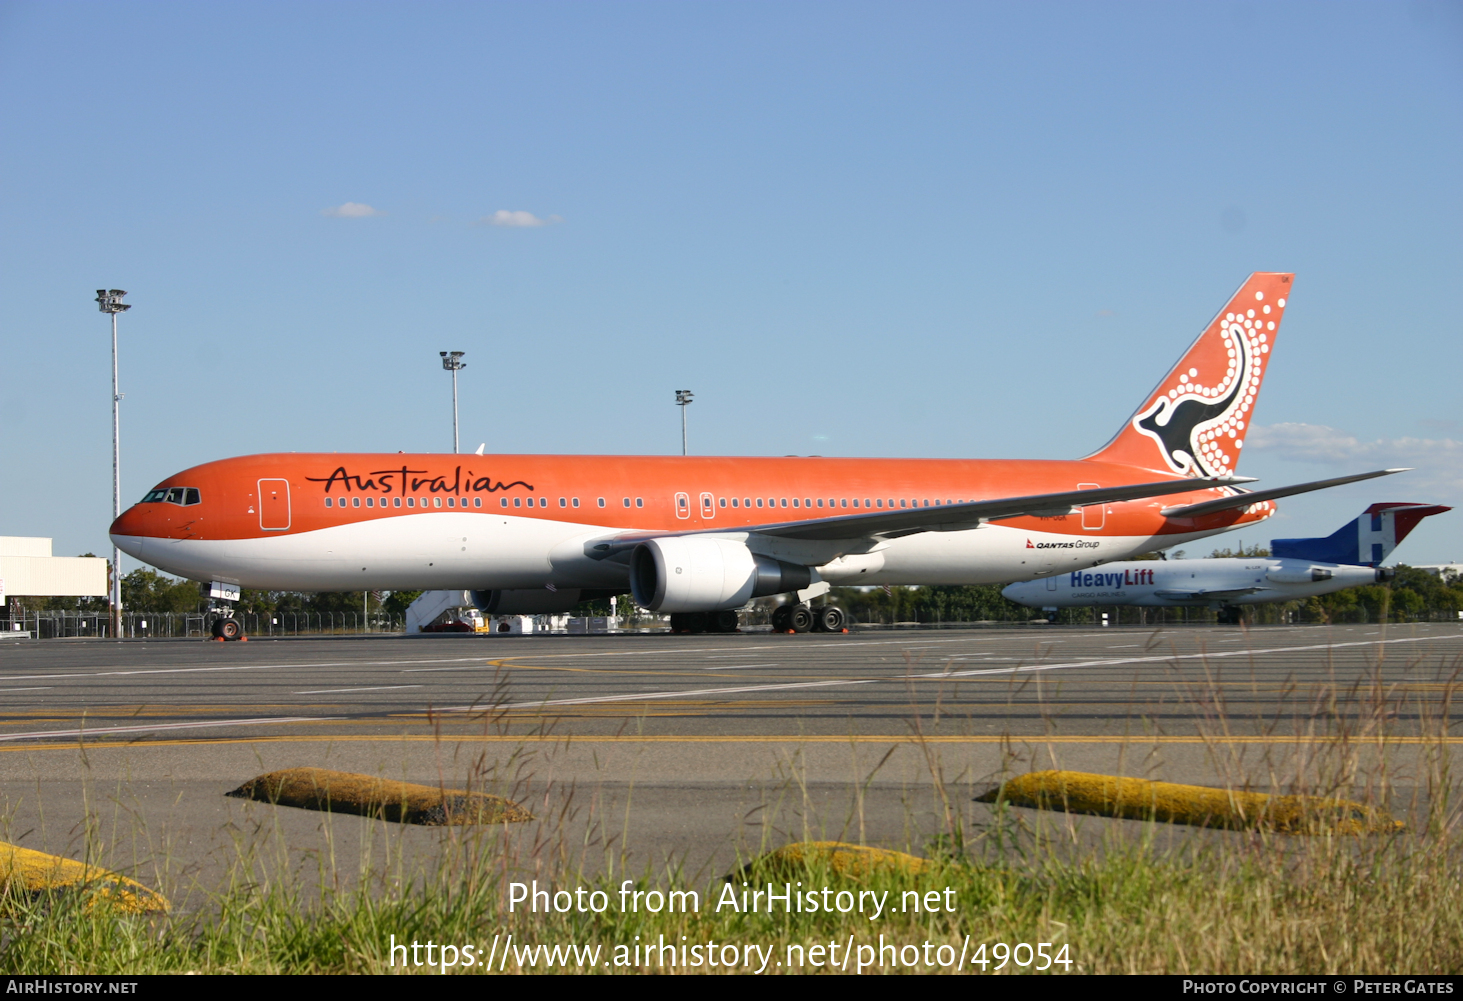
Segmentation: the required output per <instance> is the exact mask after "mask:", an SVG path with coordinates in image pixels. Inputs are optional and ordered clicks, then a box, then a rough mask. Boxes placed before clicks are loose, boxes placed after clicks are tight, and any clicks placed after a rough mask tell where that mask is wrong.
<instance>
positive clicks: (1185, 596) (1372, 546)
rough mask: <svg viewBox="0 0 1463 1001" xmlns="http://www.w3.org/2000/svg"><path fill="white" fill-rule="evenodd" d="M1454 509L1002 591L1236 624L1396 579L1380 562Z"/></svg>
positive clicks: (1067, 604) (1359, 522) (1391, 510)
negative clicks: (1225, 554)
mask: <svg viewBox="0 0 1463 1001" xmlns="http://www.w3.org/2000/svg"><path fill="white" fill-rule="evenodd" d="M1451 510H1452V508H1448V507H1443V506H1441V505H1439V504H1390V503H1384V504H1373V505H1372V506H1371V507H1369V508H1367V509H1366V510H1365V511H1363V512H1362V513H1361V515H1360V516H1359V517H1357V518H1355V519H1353V520H1352V521H1349V522H1347V523H1346V524H1345V525H1343V526H1341V528H1339V529H1337V530H1336V531H1335V532H1334V533H1332V534H1331V535H1329V536H1327V537H1326V538H1323V539H1272V540H1271V542H1270V555H1269V556H1268V557H1267V556H1247V557H1239V558H1234V559H1209V560H1172V561H1159V560H1139V561H1136V562H1131V563H1104V564H1102V565H1101V566H1096V567H1093V568H1092V569H1090V570H1078V571H1074V572H1072V573H1067V574H1062V575H1061V576H1059V577H1048V578H1047V579H1046V580H1033V581H1026V582H1024V583H1020V584H1012V585H1010V586H1009V587H1007V588H1006V589H1005V590H1003V591H1002V592H1001V593H1002V594H1004V595H1005V596H1006V597H1007V598H1010V599H1011V600H1012V601H1014V602H1017V603H1018V604H1022V605H1026V606H1028V607H1030V608H1040V609H1042V610H1044V611H1049V612H1053V613H1054V612H1056V611H1057V610H1058V609H1061V608H1075V607H1091V606H1094V605H1099V606H1112V605H1136V606H1140V607H1146V608H1215V609H1218V610H1219V612H1220V618H1219V621H1220V622H1227V623H1238V622H1239V619H1240V615H1241V609H1240V606H1242V605H1254V604H1259V603H1261V602H1275V601H1294V600H1295V599H1297V598H1309V597H1312V596H1314V595H1320V594H1330V593H1331V592H1333V591H1342V590H1345V589H1346V588H1348V587H1357V586H1358V585H1361V584H1374V583H1377V582H1379V581H1386V580H1391V579H1392V577H1393V576H1394V575H1395V573H1396V571H1395V570H1392V569H1389V568H1386V567H1383V566H1382V565H1381V563H1382V561H1383V560H1385V559H1386V558H1387V557H1388V556H1390V555H1391V553H1392V550H1394V549H1396V548H1397V544H1398V543H1399V542H1401V541H1402V540H1403V539H1405V538H1406V537H1407V534H1408V533H1409V532H1411V531H1412V530H1413V529H1414V528H1415V527H1417V523H1418V522H1420V521H1422V519H1424V518H1426V517H1427V516H1428V515H1433V514H1442V513H1443V512H1444V511H1451Z"/></svg>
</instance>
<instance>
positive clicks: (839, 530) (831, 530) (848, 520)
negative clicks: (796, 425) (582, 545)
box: [586, 476, 1254, 559]
mask: <svg viewBox="0 0 1463 1001" xmlns="http://www.w3.org/2000/svg"><path fill="white" fill-rule="evenodd" d="M1252 482H1254V480H1253V478H1252V477H1244V476H1216V477H1198V478H1194V477H1186V478H1184V479H1175V480H1164V481H1162V482H1160V483H1134V484H1130V485H1128V486H1125V487H1098V488H1096V489H1092V490H1068V491H1065V492H1063V493H1059V494H1032V495H1029V496H1025V497H1004V498H1000V499H998V500H978V501H966V502H965V503H964V504H941V505H937V506H934V507H919V508H909V509H900V510H895V511H869V512H866V513H863V514H845V515H837V516H835V517H831V518H812V519H806V520H803V521H786V522H775V523H773V524H771V525H755V526H749V527H747V528H738V529H717V528H697V529H691V530H687V531H683V532H646V531H638V532H637V531H631V532H621V533H618V534H616V535H615V536H614V537H613V538H611V539H603V538H601V539H598V540H595V541H594V542H592V543H590V544H589V545H588V546H587V547H586V552H587V553H588V554H589V555H590V556H591V558H594V559H605V558H607V557H612V556H615V555H617V554H619V553H621V552H624V551H628V550H629V549H633V548H634V547H635V546H636V545H637V544H638V543H640V542H642V541H644V540H645V539H652V538H666V537H668V536H677V535H714V534H718V533H722V532H726V531H744V532H749V533H753V534H757V535H768V536H774V537H777V538H781V539H799V540H808V541H829V540H834V539H897V538H899V537H900V536H904V535H914V534H916V533H919V532H960V531H965V530H966V529H971V528H979V527H980V525H981V523H982V522H986V521H1002V520H1004V519H1007V518H1024V517H1032V516H1038V517H1042V516H1051V515H1058V514H1071V513H1074V512H1075V511H1076V510H1078V509H1079V508H1082V507H1086V506H1088V505H1090V504H1110V503H1116V502H1118V501H1131V500H1142V499H1144V498H1147V497H1163V496H1167V495H1169V494H1187V493H1193V492H1194V491H1196V490H1207V489H1209V488H1211V487H1227V486H1233V485H1235V484H1236V483H1252Z"/></svg>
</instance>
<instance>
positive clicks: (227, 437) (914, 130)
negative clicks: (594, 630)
mask: <svg viewBox="0 0 1463 1001" xmlns="http://www.w3.org/2000/svg"><path fill="white" fill-rule="evenodd" d="M0 87H3V89H4V94H5V100H4V101H3V102H0V125H3V133H0V134H3V136H4V140H3V144H0V184H3V189H0V190H3V200H0V212H3V221H0V233H3V235H0V291H3V294H4V301H5V304H6V308H5V310H4V312H3V318H0V324H3V326H0V344H3V358H0V428H3V431H4V440H5V442H6V448H5V459H4V467H3V468H4V470H5V472H4V475H3V477H0V515H3V517H0V534H10V535H49V536H53V537H54V538H55V539H56V551H57V552H58V553H61V554H68V553H76V552H81V551H84V550H92V551H95V552H98V553H101V552H103V550H104V549H105V548H107V546H108V543H107V541H106V526H107V524H108V521H109V514H110V476H111V468H110V466H111V464H110V434H109V416H108V414H109V411H108V393H109V384H108V380H109V365H110V358H109V353H108V328H107V324H106V320H105V318H104V317H103V316H102V315H101V314H100V313H98V312H97V310H96V306H95V304H94V303H93V302H92V301H91V300H92V297H93V296H94V294H95V292H94V290H95V289H97V288H99V287H102V286H107V287H114V288H123V289H126V290H128V292H129V293H130V294H129V297H128V301H130V302H131V303H133V304H134V308H133V309H132V311H131V312H129V313H127V314H126V315H124V316H123V317H122V343H123V354H122V389H123V391H124V392H125V393H126V394H127V395H126V399H125V400H124V402H123V418H122V420H123V495H124V500H126V501H132V500H136V499H137V498H138V497H140V496H141V495H142V493H143V492H144V491H145V490H146V489H147V488H148V487H150V486H151V485H152V484H153V483H154V482H156V481H157V480H159V479H161V478H162V477H164V476H166V475H168V474H169V473H172V472H175V471H177V470H179V469H182V468H184V467H187V466H190V465H193V464H195V463H198V462H203V461H207V460H209V459H213V458H220V457H223V456H228V455H238V454H247V453H251V452H265V451H291V450H296V451H306V450H327V451H329V450H339V451H352V450H393V451H394V450H396V449H406V450H436V451H446V450H449V449H450V445H451V413H450V385H449V378H448V376H447V374H446V373H445V372H443V371H442V370H441V367H440V365H439V361H438V356H437V352H438V351H439V350H445V349H458V350H463V351H466V352H467V356H466V361H467V363H468V368H467V369H466V370H465V371H464V372H463V373H462V381H461V392H462V422H463V443H464V447H465V448H466V449H471V448H475V447H476V446H477V444H478V443H479V442H486V443H487V446H488V449H489V450H490V451H501V452H555V453H560V452H562V453H571V452H596V453H616V452H627V453H668V452H673V451H675V450H677V449H678V448H679V444H680V428H679V422H678V414H677V411H676V409H675V407H674V404H673V399H672V391H673V390H674V389H677V388H682V387H688V388H691V389H692V390H694V391H695V392H696V402H695V403H694V404H693V405H692V406H691V411H690V415H689V416H690V425H691V446H692V449H693V451H698V452H703V453H714V454H749V455H766V454H774V455H782V454H789V453H798V454H808V453H818V454H827V455H894V456H973V457H1039V458H1047V457H1069V456H1076V455H1081V454H1085V453H1086V452H1088V451H1091V450H1093V449H1094V448H1096V447H1097V446H1099V445H1101V444H1102V443H1103V442H1104V441H1105V440H1106V439H1107V438H1108V437H1109V436H1110V435H1111V434H1112V433H1113V431H1114V430H1116V428H1117V427H1118V426H1119V425H1120V424H1121V423H1122V422H1123V421H1124V420H1125V419H1126V418H1127V417H1128V416H1129V415H1130V413H1131V412H1132V410H1133V408H1134V407H1135V406H1136V405H1137V404H1138V403H1139V402H1140V401H1141V399H1142V397H1143V396H1144V394H1145V393H1146V391H1147V390H1148V389H1149V388H1150V387H1151V386H1152V385H1153V384H1154V383H1155V382H1156V381H1157V380H1158V379H1159V377H1160V376H1161V375H1162V374H1163V373H1164V372H1165V371H1166V370H1167V368H1168V367H1169V365H1170V364H1171V363H1172V362H1173V361H1174V360H1175V359H1176V358H1177V357H1178V355H1179V353H1180V352H1181V351H1182V350H1183V348H1184V347H1185V346H1186V345H1187V343H1188V342H1189V341H1190V340H1191V339H1192V337H1193V336H1194V335H1195V334H1196V333H1197V332H1198V330H1199V329H1200V328H1201V327H1202V325H1203V324H1204V323H1205V322H1206V321H1207V320H1208V319H1209V318H1210V317H1211V316H1212V314H1213V313H1214V311H1215V310H1216V309H1218V308H1219V307H1220V306H1221V305H1223V303H1224V301H1225V299H1226V297H1227V296H1228V295H1229V293H1230V292H1231V291H1232V290H1233V289H1234V288H1235V287H1236V286H1237V285H1238V284H1239V283H1240V282H1241V281H1242V280H1243V279H1244V277H1245V276H1246V275H1247V274H1248V273H1249V272H1251V271H1254V270H1291V271H1295V272H1296V273H1297V278H1296V291H1295V294H1294V296H1293V297H1292V300H1291V302H1292V305H1291V307H1290V309H1289V310H1288V311H1287V320H1286V325H1285V328H1284V329H1283V331H1282V333H1281V337H1280V340H1279V344H1278V346H1277V349H1276V354H1275V356H1274V364H1273V366H1272V370H1271V374H1270V376H1269V378H1268V379H1267V380H1266V385H1265V389H1264V393H1263V395H1262V397H1261V400H1260V403H1259V406H1258V408H1257V412H1256V423H1257V425H1259V427H1258V428H1257V432H1258V433H1255V434H1252V436H1251V440H1250V444H1251V445H1252V447H1251V448H1247V449H1246V461H1245V463H1244V465H1243V466H1242V467H1241V470H1240V471H1241V472H1242V473H1245V474H1248V475H1252V476H1260V477H1262V478H1263V481H1264V482H1265V483H1267V484H1271V483H1274V484H1279V483H1285V482H1293V481H1296V480H1305V479H1316V478H1320V477H1323V476H1329V475H1339V474H1341V473H1345V472H1353V471H1361V470H1365V469H1372V468H1379V467H1381V466H1386V465H1414V466H1417V467H1419V468H1418V471H1417V472H1414V473H1409V474H1404V475H1402V476H1398V477H1395V478H1393V479H1391V480H1389V481H1383V482H1382V483H1380V484H1376V483H1372V484H1362V485H1360V486H1357V487H1350V488H1344V489H1342V490H1337V491H1332V492H1329V493H1326V494H1318V495H1312V496H1310V497H1305V498H1297V499H1291V500H1287V501H1285V502H1282V504H1281V512H1282V513H1281V517H1280V519H1279V520H1277V521H1272V522H1271V523H1270V524H1271V526H1273V528H1272V530H1271V531H1269V532H1267V533H1265V534H1266V537H1267V538H1268V536H1269V535H1271V534H1273V535H1276V536H1296V535H1309V534H1328V533H1329V532H1330V531H1331V530H1333V529H1334V528H1335V527H1336V526H1338V525H1340V524H1341V523H1342V522H1343V521H1346V520H1348V519H1350V518H1351V517H1353V516H1354V515H1355V514H1356V513H1357V512H1358V511H1359V510H1360V509H1361V508H1362V507H1363V506H1364V505H1365V504H1367V503H1369V502H1371V501H1374V500H1401V501H1429V502H1437V503H1453V504H1457V503H1458V502H1459V501H1460V500H1463V403H1460V394H1459V390H1458V375H1459V370H1460V365H1459V363H1460V361H1463V349H1460V344H1463V337H1460V335H1463V330H1460V327H1463V321H1460V306H1459V287H1460V276H1463V185H1460V184H1459V180H1458V179H1459V178H1460V177H1463V143H1460V137H1463V4H1459V3H1456V2H1453V3H1440V2H1432V0H1418V2H1413V3H1400V2H1399V3H1336V2H1327V3H1274V4H1258V3H1255V4H1245V3H1215V4H1204V3H1185V4H1158V3H1152V4H1142V3H1126V4H1099V3H1078V4H1060V3H1045V4H980V3H960V4H938V3H897V4H896V3H887V4H857V3H795V2H794V3H787V2H780V3H775V4H757V3H722V4H710V3H654V4H638V3H569V4H555V3H532V4H528V3H519V4H491V3H474V4H463V5H459V4H430V3H414V4H368V3H352V4H343V3H308V2H306V3H289V4H270V3H249V4H224V3H218V4H196V3H194V4H161V3H132V4H121V3H100V4H92V3H64V2H63V3H54V2H52V3H4V4H0ZM343 206H344V207H345V208H342V207H343ZM505 223H506V224H505ZM524 223H527V224H526V225H525V224H524ZM1460 508H1463V505H1460ZM1249 541H1255V540H1249ZM1398 555H1399V557H1401V558H1403V559H1405V560H1409V561H1411V562H1437V561H1442V560H1450V559H1463V510H1460V511H1458V512H1455V513H1453V514H1449V515H1444V516H1442V517H1439V518H1434V519H1430V520H1429V521H1427V522H1424V523H1423V525H1422V527H1420V528H1419V529H1418V530H1417V531H1416V532H1415V533H1414V535H1413V536H1412V538H1411V539H1410V540H1409V541H1408V543H1407V544H1406V546H1405V547H1404V548H1403V549H1402V550H1400V551H1399V554H1398ZM129 565H130V564H129Z"/></svg>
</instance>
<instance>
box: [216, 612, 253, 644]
mask: <svg viewBox="0 0 1463 1001" xmlns="http://www.w3.org/2000/svg"><path fill="white" fill-rule="evenodd" d="M211 632H212V633H213V638H214V639H216V640H220V641H222V640H239V641H241V642H244V643H247V642H249V637H247V636H245V635H244V627H243V626H241V625H239V623H237V622H235V621H234V620H233V619H231V618H230V619H214V620H213V628H212V630H211Z"/></svg>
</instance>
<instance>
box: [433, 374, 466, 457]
mask: <svg viewBox="0 0 1463 1001" xmlns="http://www.w3.org/2000/svg"><path fill="white" fill-rule="evenodd" d="M437 353H438V354H439V355H441V356H442V367H443V368H445V369H446V370H447V371H449V372H451V373H452V454H453V455H456V454H457V453H458V452H461V451H462V449H461V448H459V447H458V444H457V373H458V372H460V371H461V370H463V369H465V368H467V362H465V361H463V360H462V356H463V355H464V354H466V352H465V351H438V352H437Z"/></svg>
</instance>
